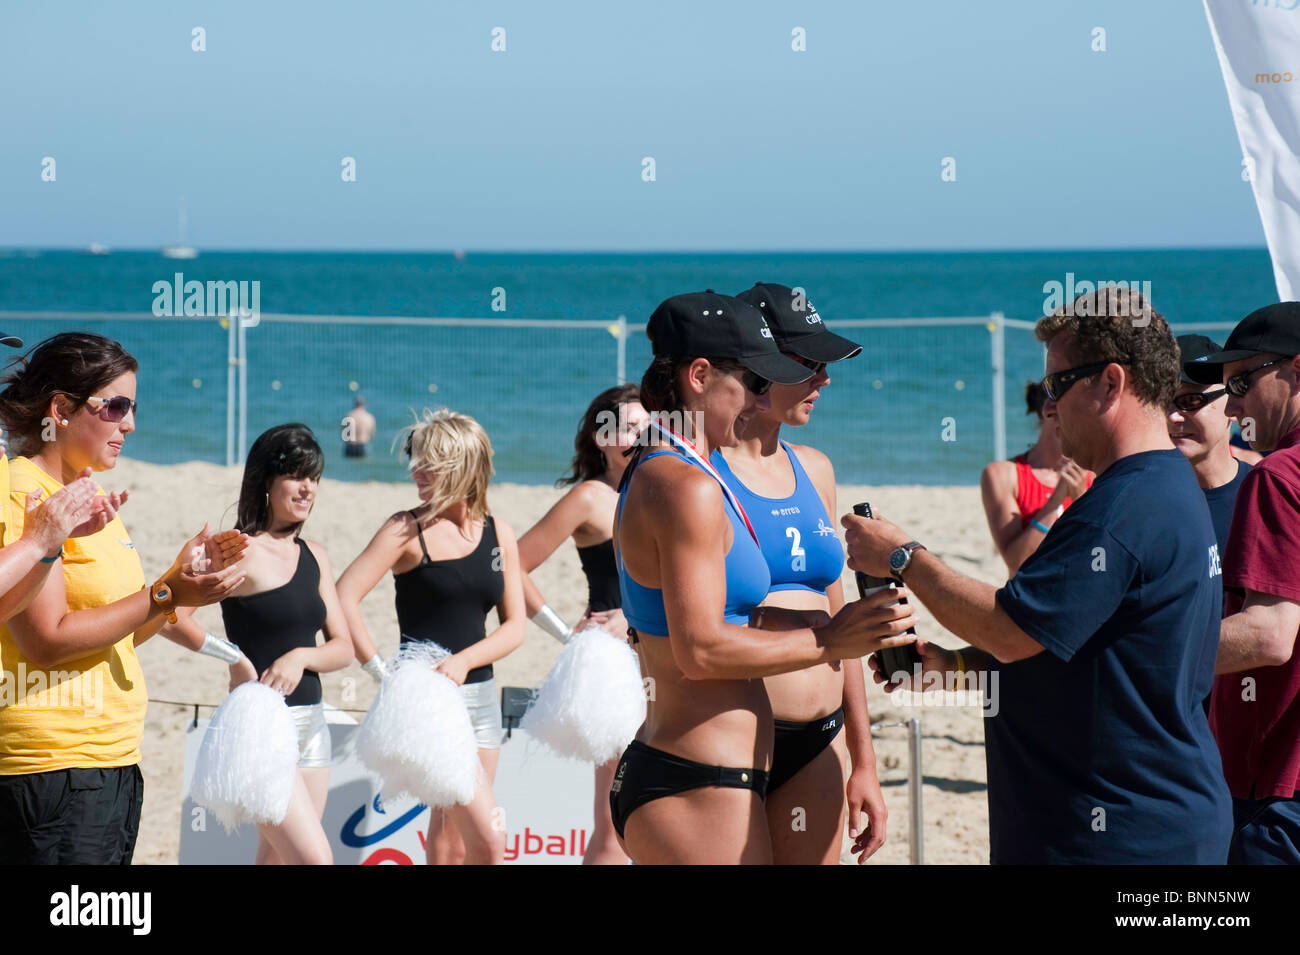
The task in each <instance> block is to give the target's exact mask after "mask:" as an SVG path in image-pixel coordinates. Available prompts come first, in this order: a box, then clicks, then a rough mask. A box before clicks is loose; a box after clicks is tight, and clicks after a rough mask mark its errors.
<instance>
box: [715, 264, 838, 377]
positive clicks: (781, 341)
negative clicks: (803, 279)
mask: <svg viewBox="0 0 1300 955" xmlns="http://www.w3.org/2000/svg"><path fill="white" fill-rule="evenodd" d="M736 298H738V299H740V300H741V301H742V302H748V303H749V304H750V305H753V306H754V307H755V308H758V309H761V310H762V312H763V317H765V318H766V319H767V323H768V324H769V325H770V326H772V333H773V334H774V335H776V343H777V344H778V345H780V346H781V348H782V349H783V350H784V351H788V352H794V354H796V355H798V356H799V357H800V358H807V359H808V360H809V361H843V360H844V359H846V358H852V357H853V356H854V355H856V354H857V353H858V352H860V351H862V346H861V345H859V344H857V342H851V341H849V340H848V339H847V338H844V337H842V336H840V335H836V334H835V333H834V332H831V331H828V330H827V328H826V326H825V325H824V324H822V318H821V316H820V315H818V314H817V307H816V306H815V305H813V303H812V302H810V301H808V297H807V296H806V295H804V294H802V292H798V293H796V291H795V290H794V289H792V288H788V287H787V286H784V285H773V284H770V283H764V282H755V283H754V287H753V288H750V289H745V291H743V292H741V293H740V294H739V295H737V296H736Z"/></svg>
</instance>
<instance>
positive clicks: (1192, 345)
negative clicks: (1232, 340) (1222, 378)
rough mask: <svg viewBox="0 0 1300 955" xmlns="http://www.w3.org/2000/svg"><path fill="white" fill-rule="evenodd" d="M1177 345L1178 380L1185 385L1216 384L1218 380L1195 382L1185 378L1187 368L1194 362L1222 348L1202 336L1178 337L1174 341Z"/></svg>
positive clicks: (1193, 379)
mask: <svg viewBox="0 0 1300 955" xmlns="http://www.w3.org/2000/svg"><path fill="white" fill-rule="evenodd" d="M1174 341H1176V342H1177V343H1178V363H1179V376H1178V380H1179V381H1181V382H1182V383H1183V384H1186V385H1202V384H1206V385H1209V384H1218V383H1219V380H1218V379H1217V378H1216V379H1215V380H1214V381H1212V382H1209V381H1205V382H1202V381H1197V380H1196V379H1195V378H1188V377H1187V366H1188V365H1189V364H1191V363H1192V362H1194V361H1199V360H1200V359H1202V358H1204V357H1205V356H1206V355H1213V354H1215V353H1216V352H1221V351H1223V346H1222V345H1220V344H1219V343H1218V342H1216V341H1215V340H1214V339H1212V338H1207V337H1206V336H1204V335H1179V336H1178V337H1177V338H1175V339H1174Z"/></svg>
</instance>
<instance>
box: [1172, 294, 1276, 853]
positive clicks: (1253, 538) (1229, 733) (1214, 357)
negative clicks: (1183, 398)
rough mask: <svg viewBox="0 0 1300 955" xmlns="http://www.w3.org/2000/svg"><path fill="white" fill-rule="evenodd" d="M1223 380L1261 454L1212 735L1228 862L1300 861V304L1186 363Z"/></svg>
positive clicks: (1250, 489) (1193, 372)
mask: <svg viewBox="0 0 1300 955" xmlns="http://www.w3.org/2000/svg"><path fill="white" fill-rule="evenodd" d="M1184 370H1185V371H1186V373H1187V374H1188V375H1189V376H1190V377H1192V378H1194V379H1195V380H1197V381H1199V382H1202V383H1203V384H1212V383H1215V382H1223V383H1224V384H1225V385H1226V386H1227V389H1228V394H1229V398H1228V407H1227V413H1228V414H1229V415H1230V416H1232V417H1234V418H1236V419H1237V421H1238V422H1239V423H1240V424H1241V427H1242V433H1243V435H1244V436H1245V437H1246V438H1247V439H1248V440H1249V441H1250V445H1251V447H1252V448H1254V449H1255V450H1256V451H1272V452H1273V453H1272V454H1270V455H1269V456H1268V457H1266V458H1264V460H1262V461H1261V462H1260V463H1259V464H1257V465H1255V467H1254V468H1252V469H1251V470H1250V473H1249V474H1247V475H1246V477H1245V479H1244V480H1243V482H1242V485H1241V490H1240V491H1239V492H1238V494H1237V504H1236V507H1235V509H1234V510H1233V513H1232V529H1231V531H1230V533H1229V538H1228V549H1227V553H1226V555H1225V557H1224V561H1223V585H1224V602H1223V613H1224V617H1223V625H1222V627H1221V629H1220V633H1219V654H1218V658H1217V661H1216V664H1215V673H1216V674H1218V675H1217V676H1216V677H1215V680H1214V690H1213V692H1212V693H1211V703H1210V728H1211V729H1212V730H1213V731H1214V737H1215V739H1216V740H1217V741H1218V743H1219V753H1220V755H1221V756H1222V758H1223V774H1224V776H1225V777H1226V778H1227V781H1228V788H1229V789H1230V790H1231V792H1232V797H1233V800H1232V801H1233V817H1234V818H1233V822H1234V831H1233V837H1232V848H1231V851H1230V852H1229V855H1228V862H1229V863H1236V864H1243V863H1274V864H1277V863H1289V864H1297V863H1300V800H1297V798H1296V790H1297V788H1300V659H1298V655H1297V653H1296V633H1297V631H1298V630H1300V561H1297V560H1296V548H1295V544H1296V542H1297V541H1298V540H1300V302H1281V303H1279V304H1277V305H1269V306H1267V307H1265V308H1261V309H1259V310H1257V311H1255V312H1251V313H1250V314H1249V315H1247V316H1246V317H1245V318H1244V319H1242V320H1241V322H1240V324H1238V325H1237V327H1236V328H1235V329H1233V331H1232V334H1231V335H1229V336H1228V341H1227V344H1226V345H1225V346H1224V348H1223V351H1220V352H1216V353H1214V354H1210V355H1206V356H1205V357H1204V358H1202V359H1200V360H1199V361H1194V362H1191V363H1189V364H1187V365H1185V366H1184Z"/></svg>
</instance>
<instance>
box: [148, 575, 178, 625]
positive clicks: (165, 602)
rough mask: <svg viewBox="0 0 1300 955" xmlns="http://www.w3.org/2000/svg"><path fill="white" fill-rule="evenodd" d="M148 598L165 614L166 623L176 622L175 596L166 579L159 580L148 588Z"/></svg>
mask: <svg viewBox="0 0 1300 955" xmlns="http://www.w3.org/2000/svg"><path fill="white" fill-rule="evenodd" d="M149 599H150V600H152V601H153V602H154V604H156V605H157V607H158V609H159V610H161V611H162V612H163V613H165V614H166V615H167V622H168V623H175V622H176V598H175V596H174V595H173V594H172V589H171V587H169V586H168V585H167V582H166V581H164V580H159V581H158V583H156V584H154V585H153V586H152V587H150V588H149Z"/></svg>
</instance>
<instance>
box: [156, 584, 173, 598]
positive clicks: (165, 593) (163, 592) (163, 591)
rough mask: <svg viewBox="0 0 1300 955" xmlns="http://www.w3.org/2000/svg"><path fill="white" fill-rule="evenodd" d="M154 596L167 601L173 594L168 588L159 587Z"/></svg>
mask: <svg viewBox="0 0 1300 955" xmlns="http://www.w3.org/2000/svg"><path fill="white" fill-rule="evenodd" d="M153 595H154V597H156V598H157V599H159V600H166V599H167V598H168V597H170V596H171V595H172V592H171V590H169V589H168V588H166V587H159V588H158V589H157V590H155V591H154V593H153Z"/></svg>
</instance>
